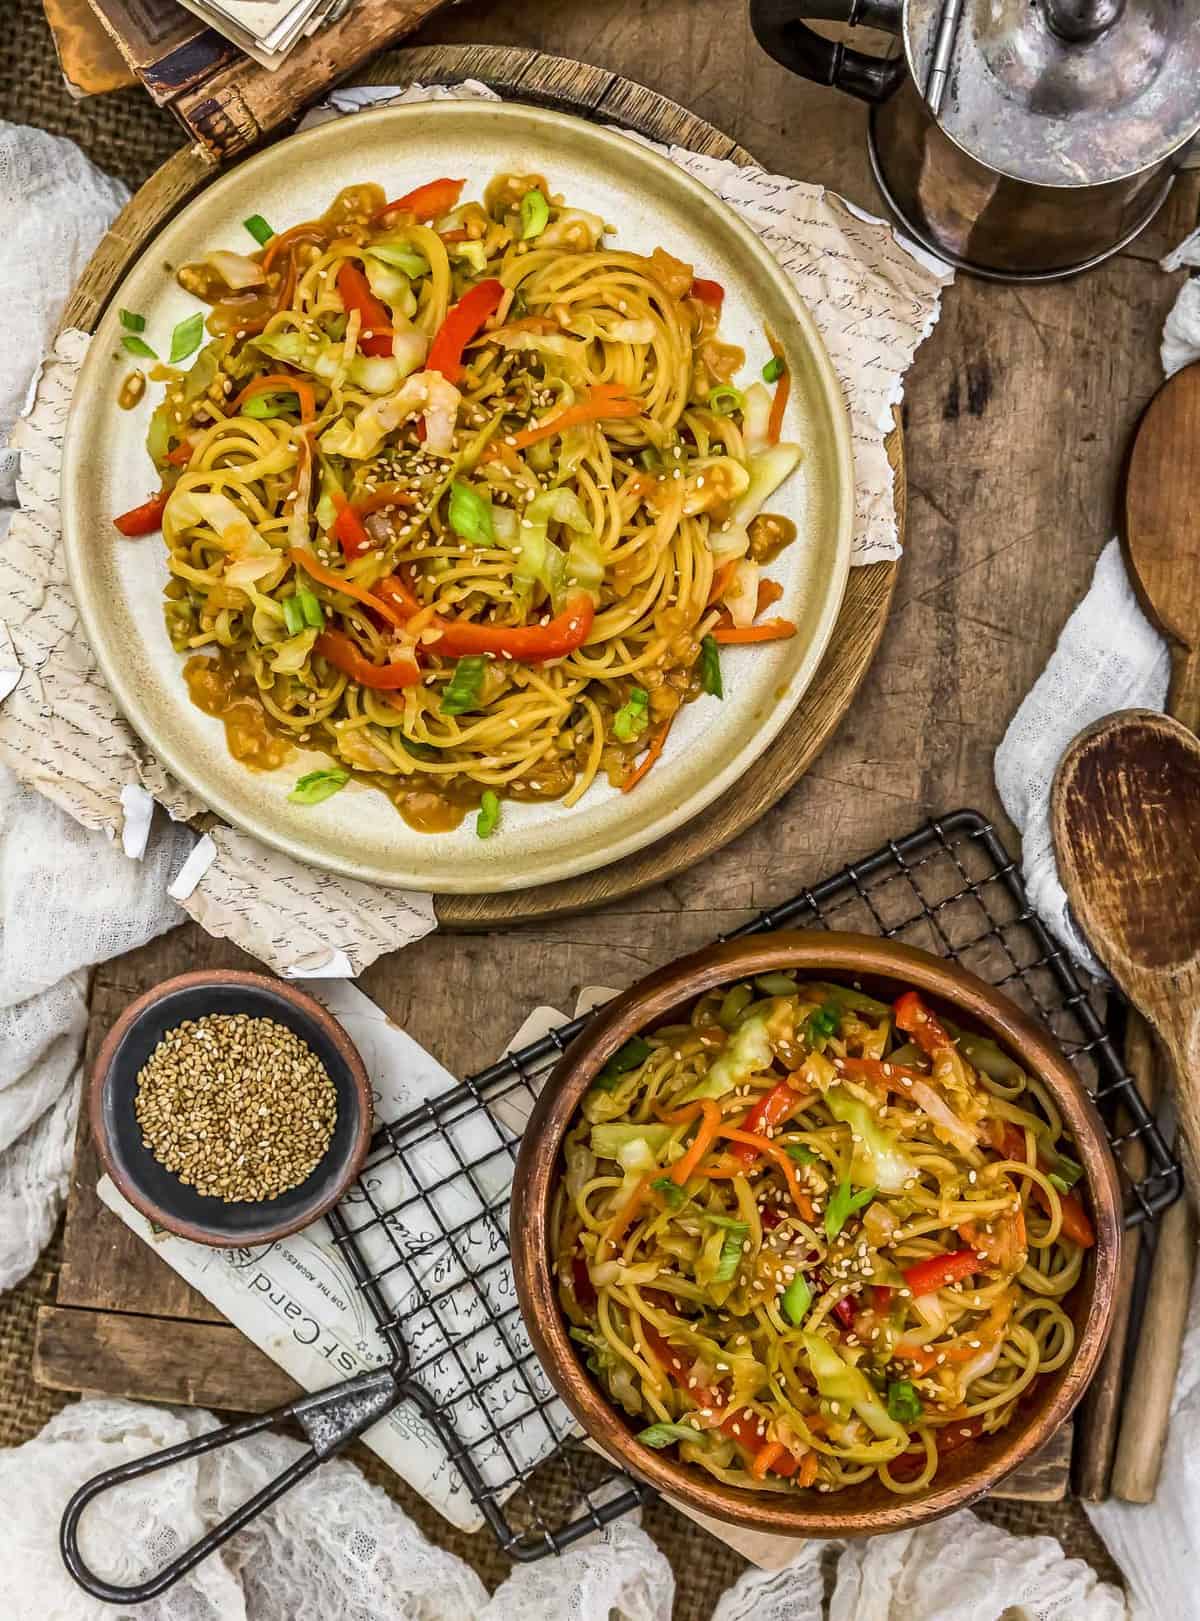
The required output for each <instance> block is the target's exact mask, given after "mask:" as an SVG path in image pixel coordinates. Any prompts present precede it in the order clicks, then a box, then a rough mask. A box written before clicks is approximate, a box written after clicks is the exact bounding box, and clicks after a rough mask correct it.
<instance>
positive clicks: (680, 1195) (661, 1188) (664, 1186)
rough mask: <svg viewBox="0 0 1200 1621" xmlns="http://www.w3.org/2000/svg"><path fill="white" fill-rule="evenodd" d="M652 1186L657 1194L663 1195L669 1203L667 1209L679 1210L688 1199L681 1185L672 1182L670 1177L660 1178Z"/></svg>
mask: <svg viewBox="0 0 1200 1621" xmlns="http://www.w3.org/2000/svg"><path fill="white" fill-rule="evenodd" d="M650 1186H651V1187H652V1188H653V1190H654V1192H655V1193H661V1194H662V1196H663V1198H664V1199H665V1200H666V1201H667V1207H668V1208H669V1209H671V1210H678V1209H679V1207H680V1205H681V1204H682V1203H683V1201H684V1200H685V1199H686V1198H687V1194H686V1193H684V1191H683V1189H682V1188H681V1187H680V1186H679V1183H678V1182H672V1180H671V1178H670V1177H669V1176H660V1177H659V1178H658V1180H657V1181H656V1182H651V1184H650Z"/></svg>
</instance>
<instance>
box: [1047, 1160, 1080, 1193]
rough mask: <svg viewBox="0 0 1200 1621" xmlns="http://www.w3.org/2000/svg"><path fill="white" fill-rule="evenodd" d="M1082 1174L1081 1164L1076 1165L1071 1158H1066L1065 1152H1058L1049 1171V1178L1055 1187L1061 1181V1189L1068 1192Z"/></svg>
mask: <svg viewBox="0 0 1200 1621" xmlns="http://www.w3.org/2000/svg"><path fill="white" fill-rule="evenodd" d="M1082 1175H1083V1166H1082V1165H1076V1163H1075V1161H1074V1160H1073V1159H1068V1158H1067V1156H1066V1155H1065V1154H1060V1155H1059V1156H1058V1158H1057V1159H1056V1160H1055V1162H1054V1170H1053V1171H1052V1172H1051V1175H1050V1180H1051V1182H1053V1183H1054V1185H1055V1187H1057V1186H1058V1184H1059V1183H1060V1182H1061V1183H1062V1190H1061V1191H1062V1192H1064V1193H1069V1192H1070V1191H1071V1189H1072V1188H1073V1187H1074V1186H1075V1184H1076V1182H1078V1181H1079V1178H1080V1177H1081V1176H1082Z"/></svg>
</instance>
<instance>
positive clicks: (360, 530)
mask: <svg viewBox="0 0 1200 1621" xmlns="http://www.w3.org/2000/svg"><path fill="white" fill-rule="evenodd" d="M333 504H334V507H335V508H336V509H337V517H336V518H335V519H334V520H333V525H332V527H331V529H330V531H329V533H330V534H331V535H332V536H333V538H334V539H335V540H336V541H337V543H338V545H339V546H340V547H341V548H342V551H343V553H344V554H345V556H347V557H361V556H362V555H363V553H364V552H369V551H370V550H371V547H372V546H373V545H374V544H375V542H374V541H373V540H372V539H371V537H370V535H369V534H368V533H367V531H366V529H364V527H363V521H362V519H361V518H360V517H359V515H358V513H357V512H356V511H355V509H354V508H353V507H352V506H351V505H350V503H349V501H347V499H346V497H345V496H344V495H343V494H342V492H341V491H340V490H335V491H334V492H333Z"/></svg>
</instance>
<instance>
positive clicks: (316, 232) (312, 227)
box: [261, 220, 326, 271]
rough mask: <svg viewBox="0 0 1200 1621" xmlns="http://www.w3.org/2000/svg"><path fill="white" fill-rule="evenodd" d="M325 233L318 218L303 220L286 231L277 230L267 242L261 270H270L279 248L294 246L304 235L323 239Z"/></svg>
mask: <svg viewBox="0 0 1200 1621" xmlns="http://www.w3.org/2000/svg"><path fill="white" fill-rule="evenodd" d="M325 235H326V232H325V227H324V226H323V225H322V224H321V222H320V220H305V221H304V222H303V223H302V224H300V225H293V226H292V227H291V229H290V230H288V231H277V232H276V233H275V235H274V236H273V237H272V238H271V240H270V241H269V242H268V243H267V246H266V250H265V251H264V253H263V256H262V261H261V263H262V268H263V270H264V271H268V270H270V268H271V266H272V265H273V264H274V263H275V255H276V254H277V253H278V252H279V250H280V248H291V247H294V246H295V245H296V244H297V243H299V242H302V241H303V240H304V238H305V237H306V236H307V237H309V238H315V237H320V238H322V239H323V238H324V237H325Z"/></svg>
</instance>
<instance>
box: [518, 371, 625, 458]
mask: <svg viewBox="0 0 1200 1621" xmlns="http://www.w3.org/2000/svg"><path fill="white" fill-rule="evenodd" d="M641 414H642V402H641V400H635V399H634V398H633V397H632V396H631V395H630V393H629V390H628V389H627V388H626V387H625V385H624V384H623V383H597V384H596V385H595V387H594V388H592V389H590V390H589V391H588V393H587V394H586V395H585V396H584V398H583V399H581V400H576V402H575V404H574V405H568V406H567V408H566V410H565V411H560V412H559V413H558V415H557V416H555V417H551V418H550V420H549V421H548V422H542V423H539V424H538V426H537V427H535V428H525V429H524V430H523V431H522V432H521V433H518V434H515V435H514V436H513V440H512V448H513V449H515V450H524V449H525V448H526V446H527V445H536V444H537V443H538V441H539V440H541V439H552V438H553V437H554V435H555V434H556V433H564V432H565V431H566V430H567V429H568V428H577V427H579V426H580V425H581V424H583V423H585V422H607V421H610V420H612V419H613V418H616V417H636V416H641Z"/></svg>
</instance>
